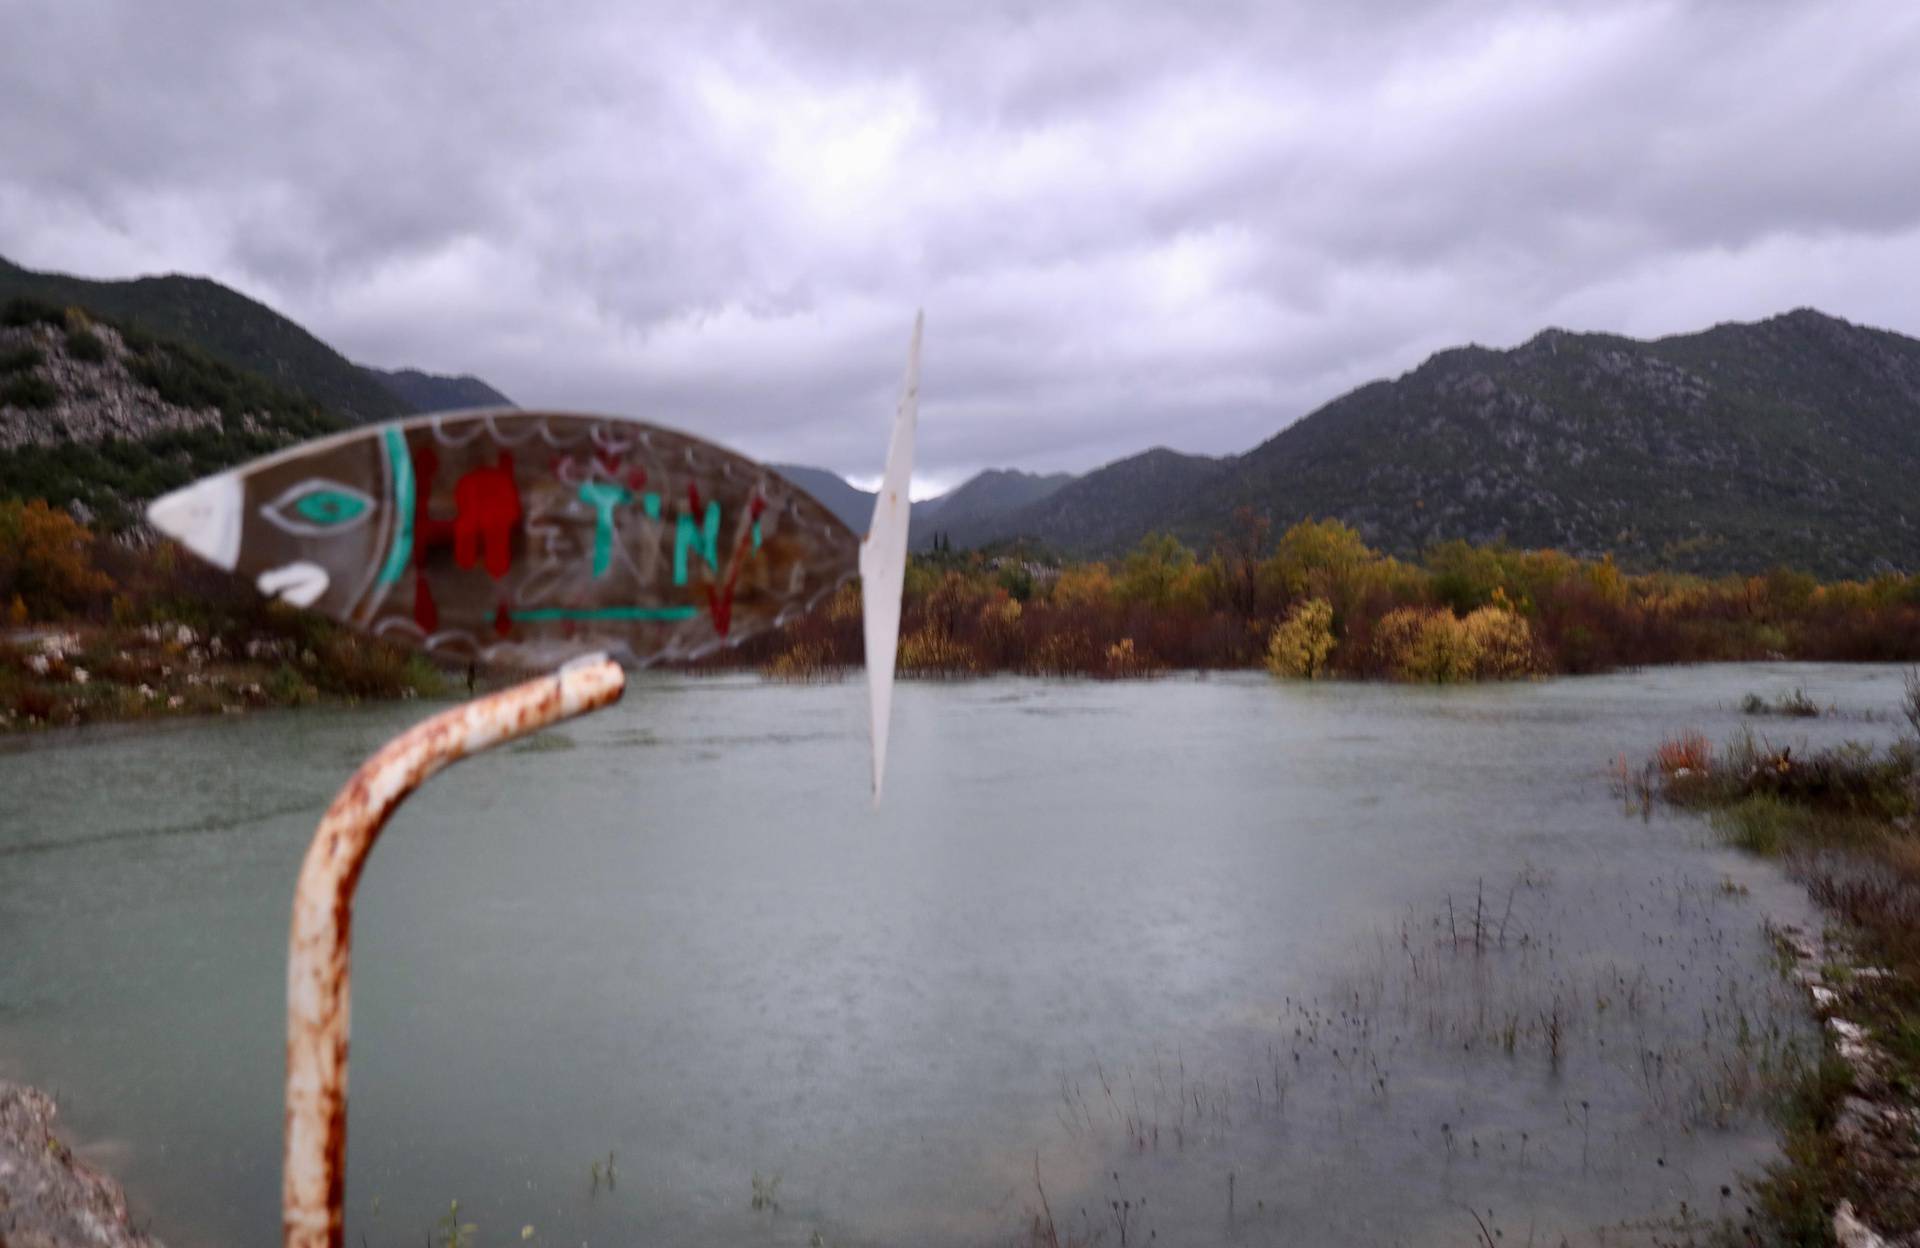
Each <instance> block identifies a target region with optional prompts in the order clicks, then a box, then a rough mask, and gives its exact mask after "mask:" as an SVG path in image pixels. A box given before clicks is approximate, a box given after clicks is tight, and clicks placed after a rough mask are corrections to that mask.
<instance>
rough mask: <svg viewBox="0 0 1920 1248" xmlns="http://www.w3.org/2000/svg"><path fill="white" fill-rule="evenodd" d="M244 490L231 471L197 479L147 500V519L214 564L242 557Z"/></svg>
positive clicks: (227, 565)
mask: <svg viewBox="0 0 1920 1248" xmlns="http://www.w3.org/2000/svg"><path fill="white" fill-rule="evenodd" d="M243 498H244V491H243V490H242V488H241V485H240V478H239V477H237V476H235V475H234V474H233V473H231V472H223V473H219V474H218V475H216V476H211V477H208V478H206V479H205V480H203V481H195V482H194V483H193V484H192V485H189V486H187V487H185V488H184V489H179V490H175V491H174V492H173V493H171V494H163V495H161V496H160V497H159V498H156V499H154V500H153V501H152V502H151V503H149V504H147V521H148V523H150V524H152V525H153V527H154V528H156V529H159V530H160V531H161V532H162V533H165V534H166V535H167V536H168V537H170V538H172V539H173V540H174V541H176V542H179V543H180V544H181V545H182V546H185V547H186V548H187V549H188V550H190V551H192V552H193V553H194V554H196V555H198V556H200V557H201V558H202V559H205V560H206V561H207V562H208V563H211V564H213V565H214V566H215V567H220V568H225V569H227V570H228V571H229V572H231V571H232V570H233V566H234V565H235V564H236V563H238V562H239V561H240V519H241V515H240V513H241V508H242V505H243Z"/></svg>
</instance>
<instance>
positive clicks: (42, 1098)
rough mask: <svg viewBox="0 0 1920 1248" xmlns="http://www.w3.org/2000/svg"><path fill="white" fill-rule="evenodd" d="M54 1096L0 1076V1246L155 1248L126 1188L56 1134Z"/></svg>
mask: <svg viewBox="0 0 1920 1248" xmlns="http://www.w3.org/2000/svg"><path fill="white" fill-rule="evenodd" d="M58 1112H59V1111H58V1110H56V1109H55V1107H54V1104H53V1098H52V1097H50V1096H48V1095H47V1094H46V1093H44V1092H41V1091H39V1090H37V1089H35V1088H29V1087H26V1086H24V1085H22V1084H17V1083H6V1082H4V1081H0V1248H82V1246H84V1248H160V1241H159V1240H157V1239H154V1238H153V1237H152V1236H150V1235H147V1234H145V1233H144V1232H142V1231H140V1230H138V1229H137V1228H136V1227H135V1226H134V1225H133V1220H132V1218H131V1217H129V1216H128V1213H127V1197H126V1193H124V1192H122V1191H121V1190H120V1185H119V1184H118V1183H116V1182H114V1181H113V1180H112V1179H111V1178H109V1177H108V1176H107V1175H104V1174H102V1173H100V1172H99V1171H98V1170H95V1169H94V1168H93V1167H91V1166H89V1165H87V1164H86V1163H85V1162H84V1161H81V1160H80V1159H79V1158H78V1157H76V1156H74V1154H73V1150H72V1149H71V1148H69V1147H68V1146H67V1145H66V1143H65V1142H63V1141H62V1140H61V1139H60V1137H59V1135H58V1134H57V1133H56V1132H55V1129H54V1126H55V1119H56V1118H57V1117H58Z"/></svg>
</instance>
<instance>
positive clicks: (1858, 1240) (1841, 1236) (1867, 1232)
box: [1833, 1200, 1887, 1248]
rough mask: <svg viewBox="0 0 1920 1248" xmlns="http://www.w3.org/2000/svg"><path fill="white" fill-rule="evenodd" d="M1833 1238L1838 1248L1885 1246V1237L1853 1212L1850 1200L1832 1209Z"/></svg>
mask: <svg viewBox="0 0 1920 1248" xmlns="http://www.w3.org/2000/svg"><path fill="white" fill-rule="evenodd" d="M1833 1239H1834V1242H1835V1243H1837V1244H1839V1245H1840V1248H1887V1241H1886V1239H1885V1238H1884V1237H1882V1236H1881V1235H1879V1234H1877V1233H1876V1232H1875V1231H1874V1229H1873V1228H1872V1227H1870V1226H1868V1225H1867V1224H1866V1223H1865V1222H1862V1221H1861V1220H1860V1218H1859V1216H1858V1215H1857V1214H1855V1213H1854V1211H1853V1202H1852V1201H1850V1200H1843V1201H1841V1202H1840V1207H1839V1208H1838V1209H1835V1210H1834V1211H1833Z"/></svg>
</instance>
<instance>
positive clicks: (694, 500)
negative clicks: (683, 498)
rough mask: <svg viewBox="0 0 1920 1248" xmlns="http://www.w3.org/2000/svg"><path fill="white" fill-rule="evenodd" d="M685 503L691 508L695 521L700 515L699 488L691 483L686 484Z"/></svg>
mask: <svg viewBox="0 0 1920 1248" xmlns="http://www.w3.org/2000/svg"><path fill="white" fill-rule="evenodd" d="M687 503H688V504H689V505H690V506H691V507H692V508H693V514H694V517H695V518H696V519H697V518H698V517H699V515H700V487H699V486H698V485H697V484H695V483H694V482H692V481H689V482H687Z"/></svg>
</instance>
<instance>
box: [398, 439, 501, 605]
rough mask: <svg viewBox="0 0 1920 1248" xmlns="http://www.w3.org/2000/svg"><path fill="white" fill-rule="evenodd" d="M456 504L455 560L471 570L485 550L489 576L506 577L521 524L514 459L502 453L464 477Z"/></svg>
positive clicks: (455, 495) (456, 493)
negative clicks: (514, 533) (514, 474)
mask: <svg viewBox="0 0 1920 1248" xmlns="http://www.w3.org/2000/svg"><path fill="white" fill-rule="evenodd" d="M453 505H454V509H455V513H456V514H455V517H454V521H453V561H454V562H455V563H457V564H459V565H460V566H461V567H463V568H470V567H472V566H473V565H474V563H475V562H476V561H477V560H479V559H480V558H481V557H482V550H483V548H484V552H485V554H484V557H485V562H486V568H487V575H488V576H491V577H492V578H493V579H494V580H496V581H497V580H499V579H500V578H501V577H503V576H505V575H506V574H507V572H508V570H509V569H511V568H512V567H513V530H514V527H515V526H516V525H518V524H519V523H520V489H519V487H518V486H516V485H515V484H514V483H513V456H512V455H511V454H510V453H508V452H506V451H501V452H500V458H499V460H498V461H496V462H495V464H494V466H493V467H491V468H475V469H472V470H471V471H469V472H468V473H467V474H466V475H465V476H463V477H461V478H460V480H459V481H457V482H455V483H454V487H453ZM416 540H417V539H416Z"/></svg>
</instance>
